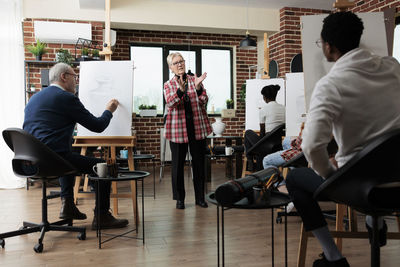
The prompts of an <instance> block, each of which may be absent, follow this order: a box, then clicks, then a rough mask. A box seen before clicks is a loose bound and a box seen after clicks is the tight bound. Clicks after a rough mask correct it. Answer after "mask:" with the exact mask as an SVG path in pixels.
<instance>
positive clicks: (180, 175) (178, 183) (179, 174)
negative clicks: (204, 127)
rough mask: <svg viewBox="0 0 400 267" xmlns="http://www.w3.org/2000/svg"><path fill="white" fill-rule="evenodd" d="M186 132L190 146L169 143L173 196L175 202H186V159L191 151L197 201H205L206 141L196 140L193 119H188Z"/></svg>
mask: <svg viewBox="0 0 400 267" xmlns="http://www.w3.org/2000/svg"><path fill="white" fill-rule="evenodd" d="M186 130H187V134H188V139H189V144H187V143H174V142H171V141H170V142H169V144H170V147H171V157H172V170H171V172H172V194H173V199H174V200H181V201H184V200H185V179H184V178H185V174H184V170H185V159H186V154H187V151H188V146H189V149H190V155H191V156H192V168H193V186H194V195H195V199H196V201H204V173H205V171H204V166H205V155H206V139H202V140H196V138H195V135H194V123H193V118H191V117H190V116H189V117H187V118H186Z"/></svg>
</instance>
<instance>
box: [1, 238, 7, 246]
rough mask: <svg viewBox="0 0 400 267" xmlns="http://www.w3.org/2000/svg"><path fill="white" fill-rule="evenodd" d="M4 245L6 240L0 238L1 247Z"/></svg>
mask: <svg viewBox="0 0 400 267" xmlns="http://www.w3.org/2000/svg"><path fill="white" fill-rule="evenodd" d="M5 245H6V241H5V240H4V239H0V246H1V247H2V248H4V246H5Z"/></svg>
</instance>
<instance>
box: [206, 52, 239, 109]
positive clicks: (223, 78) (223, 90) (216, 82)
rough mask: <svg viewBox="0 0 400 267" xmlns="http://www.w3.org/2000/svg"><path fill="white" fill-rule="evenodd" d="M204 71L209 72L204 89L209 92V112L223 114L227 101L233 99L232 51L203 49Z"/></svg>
mask: <svg viewBox="0 0 400 267" xmlns="http://www.w3.org/2000/svg"><path fill="white" fill-rule="evenodd" d="M201 62H202V71H203V73H204V72H207V78H206V79H205V80H204V82H203V84H204V88H205V89H206V90H207V95H208V105H207V112H208V113H212V110H213V109H214V112H215V113H221V110H222V109H225V108H226V100H227V99H230V98H231V75H232V74H231V64H232V63H231V55H230V50H217V49H202V50H201Z"/></svg>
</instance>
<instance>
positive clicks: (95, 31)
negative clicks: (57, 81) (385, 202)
mask: <svg viewBox="0 0 400 267" xmlns="http://www.w3.org/2000/svg"><path fill="white" fill-rule="evenodd" d="M38 20H40V21H57V22H70V23H71V22H72V23H90V24H91V25H92V39H93V40H94V41H98V42H100V43H101V42H102V41H103V28H104V26H103V25H104V23H103V22H96V21H91V22H90V21H76V20H54V19H25V20H24V21H23V31H24V45H25V47H26V46H27V45H31V44H33V43H35V42H36V39H35V36H34V35H35V33H34V21H38ZM61 48H62V49H65V50H68V51H69V52H70V54H71V55H72V56H75V45H74V44H47V48H46V50H47V54H44V55H43V57H42V61H55V59H56V53H57V51H58V50H59V49H61ZM80 53H81V51H77V56H78V57H79V56H80ZM25 60H35V56H34V55H32V54H31V53H30V52H28V50H27V49H26V48H25ZM52 65H53V64H42V63H39V64H35V63H32V64H30V65H29V77H28V76H27V77H26V84H27V86H29V85H30V84H33V85H35V87H36V90H40V88H41V81H40V73H41V69H49V68H50V67H51V66H52ZM26 70H27V67H26Z"/></svg>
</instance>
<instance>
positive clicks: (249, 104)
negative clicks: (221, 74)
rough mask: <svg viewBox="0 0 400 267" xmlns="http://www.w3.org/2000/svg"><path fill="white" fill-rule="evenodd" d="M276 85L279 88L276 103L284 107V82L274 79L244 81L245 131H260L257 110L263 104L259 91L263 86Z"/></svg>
mask: <svg viewBox="0 0 400 267" xmlns="http://www.w3.org/2000/svg"><path fill="white" fill-rule="evenodd" d="M274 84H277V85H279V86H280V87H281V89H280V90H279V91H278V95H277V96H276V102H277V103H279V104H282V105H285V80H284V79H281V78H276V79H265V80H263V79H252V80H247V81H246V126H245V129H246V130H249V129H250V130H256V131H258V130H260V121H259V119H260V116H259V110H260V109H261V108H262V107H264V106H265V105H266V104H267V103H265V101H264V99H263V95H262V94H261V90H262V88H263V87H264V86H267V85H274Z"/></svg>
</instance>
